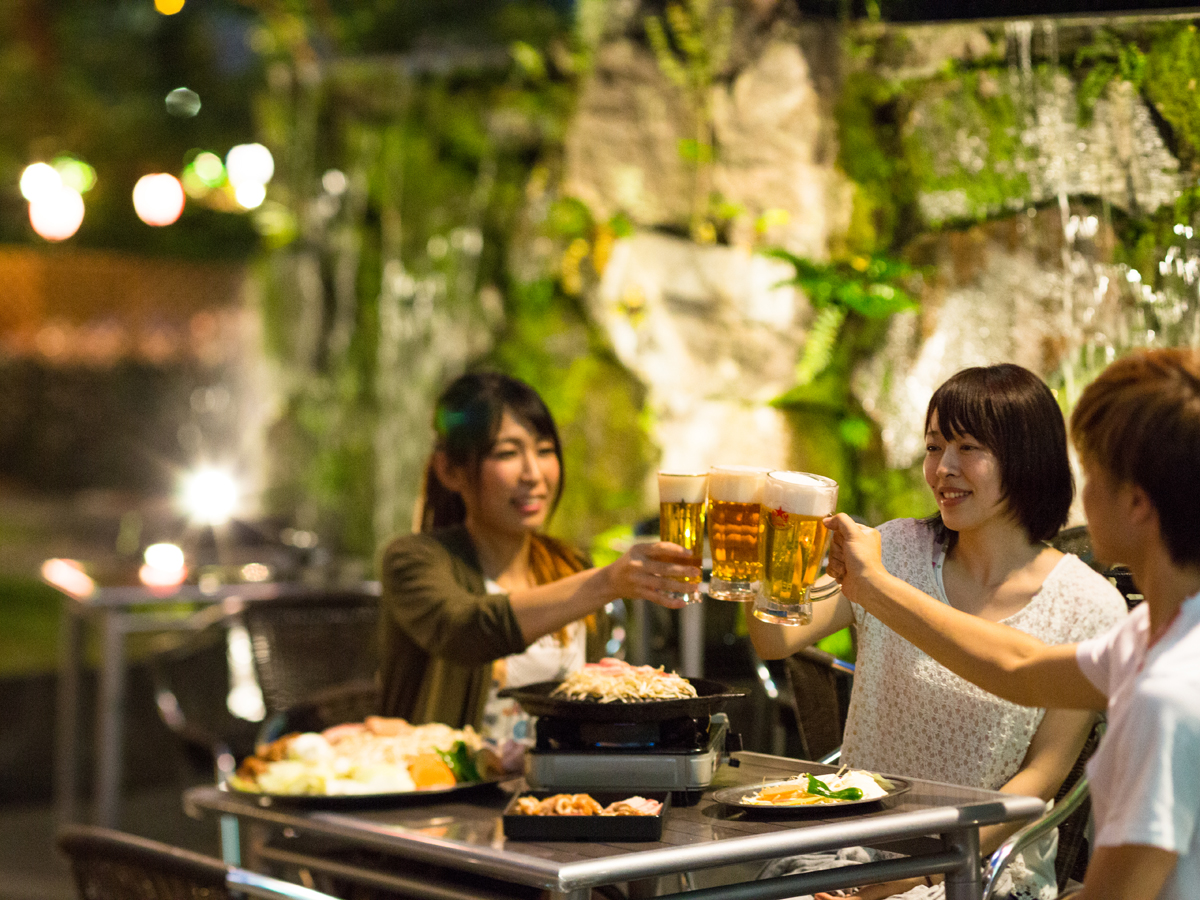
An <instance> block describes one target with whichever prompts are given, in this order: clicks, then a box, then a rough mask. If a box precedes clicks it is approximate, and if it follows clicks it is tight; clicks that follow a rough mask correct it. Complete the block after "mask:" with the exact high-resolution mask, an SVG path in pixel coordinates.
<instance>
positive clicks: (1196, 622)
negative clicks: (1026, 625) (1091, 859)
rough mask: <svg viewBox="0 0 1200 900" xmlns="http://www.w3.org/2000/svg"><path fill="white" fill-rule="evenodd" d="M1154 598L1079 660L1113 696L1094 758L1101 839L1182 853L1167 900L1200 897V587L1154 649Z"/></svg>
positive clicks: (1102, 843)
mask: <svg viewBox="0 0 1200 900" xmlns="http://www.w3.org/2000/svg"><path fill="white" fill-rule="evenodd" d="M1149 631H1150V614H1149V609H1148V608H1147V607H1146V604H1144V603H1143V604H1142V605H1140V606H1138V607H1137V608H1136V609H1134V611H1133V612H1132V613H1131V614H1130V616H1129V618H1128V619H1127V620H1126V621H1125V622H1123V623H1122V624H1121V625H1118V626H1117V627H1116V628H1114V629H1113V630H1112V631H1110V632H1109V633H1108V634H1105V635H1102V636H1100V637H1098V638H1094V639H1093V640H1089V641H1084V642H1083V643H1081V644H1080V645H1079V646H1078V647H1077V648H1076V653H1075V658H1076V660H1077V661H1078V663H1079V668H1080V670H1082V672H1083V674H1084V675H1085V676H1086V677H1087V679H1088V680H1089V681H1090V682H1092V684H1094V685H1095V686H1096V687H1097V688H1098V689H1099V690H1100V691H1102V692H1103V693H1104V694H1105V695H1106V696H1107V697H1108V731H1107V732H1106V733H1105V735H1104V739H1103V740H1102V741H1101V742H1100V746H1099V748H1098V749H1097V750H1096V754H1095V755H1094V756H1093V757H1092V759H1091V761H1090V762H1089V763H1088V782H1089V784H1090V785H1091V790H1092V804H1093V809H1094V811H1095V817H1096V846H1097V847H1117V846H1120V845H1122V844H1147V845H1149V846H1152V847H1160V848H1162V849H1164V850H1170V851H1173V852H1175V853H1178V854H1179V862H1178V864H1177V865H1176V866H1175V871H1174V872H1173V873H1172V874H1171V877H1170V878H1169V879H1168V880H1167V883H1166V885H1165V886H1164V887H1163V889H1162V891H1161V892H1160V893H1159V895H1158V900H1185V898H1189V897H1191V898H1195V897H1197V896H1200V594H1197V595H1195V596H1192V597H1190V598H1188V599H1187V600H1185V601H1184V602H1183V605H1182V607H1181V608H1180V611H1179V616H1178V617H1177V618H1176V619H1175V621H1174V622H1172V623H1171V625H1170V627H1169V628H1168V629H1167V631H1166V633H1165V634H1163V636H1162V637H1161V638H1160V639H1159V640H1158V642H1157V643H1155V645H1154V646H1153V647H1151V648H1150V649H1149V650H1148V651H1147V649H1146V645H1147V643H1148V641H1149Z"/></svg>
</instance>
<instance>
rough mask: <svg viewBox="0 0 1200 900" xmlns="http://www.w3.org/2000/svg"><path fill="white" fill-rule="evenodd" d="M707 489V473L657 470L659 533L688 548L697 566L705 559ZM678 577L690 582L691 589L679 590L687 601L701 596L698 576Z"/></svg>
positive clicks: (666, 538)
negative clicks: (686, 473) (687, 473)
mask: <svg viewBox="0 0 1200 900" xmlns="http://www.w3.org/2000/svg"><path fill="white" fill-rule="evenodd" d="M707 491H708V475H707V473H705V474H700V475H676V474H673V473H668V472H659V473H658V499H659V526H658V527H659V535H660V536H661V537H662V539H663V540H664V541H670V542H671V543H672V544H678V545H679V546H680V547H682V548H683V549H684V550H688V551H690V552H691V554H692V564H693V565H694V566H696V567H697V568H699V567H700V565H701V564H702V563H703V561H704V507H705V495H706V494H707ZM678 580H679V581H682V582H684V583H685V584H689V585H693V587H692V588H691V589H690V590H686V591H680V592H679V596H680V597H683V598H684V599H686V600H687V601H688V602H695V601H696V600H699V599H700V594H699V585H700V579H699V577H696V578H680V579H678Z"/></svg>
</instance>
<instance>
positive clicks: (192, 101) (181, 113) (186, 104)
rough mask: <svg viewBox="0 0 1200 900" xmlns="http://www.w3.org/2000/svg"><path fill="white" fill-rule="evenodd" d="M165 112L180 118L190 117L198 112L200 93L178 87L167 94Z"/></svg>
mask: <svg viewBox="0 0 1200 900" xmlns="http://www.w3.org/2000/svg"><path fill="white" fill-rule="evenodd" d="M165 102H166V106H167V112H168V113H170V114H171V115H173V116H178V117H179V118H181V119H190V118H191V117H192V116H194V115H196V113H198V112H200V95H199V94H197V93H196V92H195V91H193V90H190V89H189V88H185V87H178V88H175V90H173V91H171V93H169V94H167V99H166V101H165Z"/></svg>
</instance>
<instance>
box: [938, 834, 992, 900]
mask: <svg viewBox="0 0 1200 900" xmlns="http://www.w3.org/2000/svg"><path fill="white" fill-rule="evenodd" d="M942 845H943V846H944V847H945V848H946V849H947V850H948V851H951V852H953V853H956V854H962V855H963V856H964V857H965V858H966V862H964V863H963V864H962V865H959V866H957V867H955V868H953V869H949V870H947V872H946V900H980V898H981V897H983V878H982V873H981V871H980V867H981V861H980V858H979V829H978V828H963V829H961V830H959V831H951V832H948V833H947V834H943V835H942Z"/></svg>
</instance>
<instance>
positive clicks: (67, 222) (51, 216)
mask: <svg viewBox="0 0 1200 900" xmlns="http://www.w3.org/2000/svg"><path fill="white" fill-rule="evenodd" d="M51 171H53V170H51ZM82 223H83V197H81V196H80V194H79V191H77V190H75V189H74V188H71V187H67V186H66V185H65V184H62V183H61V182H60V183H59V185H58V187H57V188H51V189H41V188H39V189H38V191H36V192H35V199H33V200H31V201H29V224H30V225H32V226H33V230H34V231H36V232H37V233H38V236H39V237H43V238H45V239H46V240H48V241H65V240H66V239H67V238H69V237H71V235H73V234H74V233H75V232H76V231H78V230H79V226H80V225H81V224H82Z"/></svg>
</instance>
